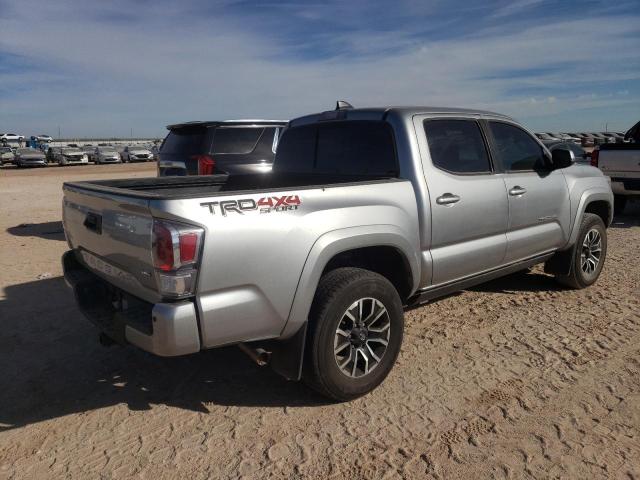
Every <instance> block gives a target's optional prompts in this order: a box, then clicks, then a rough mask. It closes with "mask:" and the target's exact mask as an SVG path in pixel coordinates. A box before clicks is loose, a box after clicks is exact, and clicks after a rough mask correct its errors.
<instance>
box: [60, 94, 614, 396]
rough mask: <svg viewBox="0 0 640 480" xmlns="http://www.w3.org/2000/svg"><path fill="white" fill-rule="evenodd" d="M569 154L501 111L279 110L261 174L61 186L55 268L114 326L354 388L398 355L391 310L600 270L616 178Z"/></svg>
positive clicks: (147, 338) (382, 373) (398, 312)
mask: <svg viewBox="0 0 640 480" xmlns="http://www.w3.org/2000/svg"><path fill="white" fill-rule="evenodd" d="M572 155H573V154H572V153H571V152H569V151H568V150H562V149H558V150H556V151H554V152H553V154H550V153H549V151H548V150H547V149H546V148H545V147H544V146H543V145H542V144H541V143H539V141H538V140H537V139H536V138H535V137H534V136H533V135H532V134H531V133H529V132H528V131H527V130H525V129H523V128H522V127H520V126H519V125H518V124H517V123H516V122H514V121H513V120H511V119H510V118H508V117H505V116H502V115H498V114H493V113H488V112H479V111H470V110H460V109H442V108H437V109H436V108H378V109H352V108H345V107H342V106H340V104H339V107H338V108H337V109H336V110H335V111H327V112H323V113H319V114H315V115H310V116H306V117H302V118H298V119H295V120H293V121H291V122H290V125H289V126H288V128H286V129H285V131H284V132H283V135H282V137H281V140H280V145H279V147H278V151H277V155H276V159H275V162H274V167H273V172H272V173H271V174H266V175H265V174H254V175H241V176H228V177H227V176H219V175H212V176H193V177H164V178H148V179H132V180H108V181H95V182H77V183H67V184H65V185H64V202H63V221H64V227H65V232H66V236H67V240H68V243H69V246H70V248H71V250H70V251H68V252H67V253H66V254H65V255H64V257H63V266H64V270H65V278H66V279H67V282H68V284H69V285H70V286H71V287H73V289H74V291H75V294H76V298H77V302H78V304H79V306H80V308H81V310H82V311H83V312H84V313H85V314H86V316H87V317H88V318H89V319H90V320H92V321H93V322H94V323H96V324H97V325H99V326H100V328H101V329H102V330H103V332H104V333H106V335H108V336H109V337H110V338H111V339H114V340H116V341H119V342H127V343H131V344H133V345H136V346H138V347H140V348H142V349H144V350H147V351H149V352H153V353H155V354H158V355H184V354H190V353H194V352H198V351H200V350H202V349H208V348H213V347H219V346H222V345H230V344H239V345H241V346H242V347H243V349H244V350H245V351H247V352H249V353H250V354H251V355H252V356H253V357H254V358H255V359H258V360H259V361H261V362H266V361H267V360H270V364H271V366H272V367H273V368H274V369H275V370H276V371H277V372H279V373H281V374H282V375H284V376H285V377H287V378H289V379H296V380H297V379H300V378H304V379H305V380H306V381H307V382H308V383H309V384H310V385H311V386H312V387H314V388H315V389H317V390H318V391H319V392H321V393H322V394H324V395H327V396H329V397H331V398H333V399H337V400H348V399H351V398H355V397H357V396H360V395H363V394H365V393H367V392H369V391H370V390H372V389H373V388H375V387H376V386H377V385H378V384H379V383H380V382H382V381H383V380H384V378H385V377H386V375H387V374H388V373H389V371H390V370H391V368H392V366H393V364H394V363H395V360H396V357H397V355H398V353H399V351H400V345H401V343H402V336H403V307H406V306H411V305H417V304H421V303H424V302H427V301H429V300H430V299H433V298H436V297H438V296H442V295H445V294H448V293H450V292H452V291H455V290H460V289H463V288H467V287H469V286H471V285H474V284H477V283H480V282H483V281H486V280H489V279H492V278H495V277H498V276H501V275H505V274H508V273H511V272H515V271H519V270H523V269H526V268H528V267H530V266H532V265H534V264H537V263H540V262H546V267H545V268H546V270H547V271H548V272H551V273H554V274H556V275H557V278H558V279H559V280H560V281H561V282H562V283H564V284H565V285H569V286H571V287H574V288H583V287H586V286H588V285H591V284H592V283H593V282H595V281H596V279H597V278H598V275H599V274H600V271H601V269H602V267H603V264H604V261H605V256H606V251H607V236H606V227H607V226H608V225H609V224H610V222H611V218H612V208H613V195H612V193H611V188H610V186H609V182H608V180H607V179H606V178H605V177H604V176H603V174H602V173H601V172H600V171H599V170H598V169H596V168H593V167H591V166H589V165H576V164H574V163H573V162H572ZM103 338H105V337H103Z"/></svg>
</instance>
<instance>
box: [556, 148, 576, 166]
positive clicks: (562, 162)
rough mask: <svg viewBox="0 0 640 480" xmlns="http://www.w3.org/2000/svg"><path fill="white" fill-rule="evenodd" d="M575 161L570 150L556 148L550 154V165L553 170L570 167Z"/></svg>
mask: <svg viewBox="0 0 640 480" xmlns="http://www.w3.org/2000/svg"><path fill="white" fill-rule="evenodd" d="M575 160H576V158H575V155H574V154H573V152H572V151H571V150H568V149H564V148H556V149H555V150H553V151H552V152H551V163H552V165H553V169H554V170H557V169H559V168H567V167H570V166H571V165H573V163H574V162H575Z"/></svg>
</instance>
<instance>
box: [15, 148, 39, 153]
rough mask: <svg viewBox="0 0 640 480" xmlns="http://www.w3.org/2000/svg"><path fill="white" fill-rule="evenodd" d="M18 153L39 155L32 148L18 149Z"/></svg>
mask: <svg viewBox="0 0 640 480" xmlns="http://www.w3.org/2000/svg"><path fill="white" fill-rule="evenodd" d="M18 153H20V154H23V153H40V152H39V151H38V150H36V149H34V148H19V149H18Z"/></svg>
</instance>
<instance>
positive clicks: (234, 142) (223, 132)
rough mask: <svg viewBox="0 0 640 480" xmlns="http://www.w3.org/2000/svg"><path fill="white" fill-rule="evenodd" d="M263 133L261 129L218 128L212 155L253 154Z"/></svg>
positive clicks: (214, 137)
mask: <svg viewBox="0 0 640 480" xmlns="http://www.w3.org/2000/svg"><path fill="white" fill-rule="evenodd" d="M263 132H264V128H261V127H246V128H242V127H218V128H216V129H215V132H214V134H213V145H212V147H211V153H213V154H214V155H215V154H227V153H236V154H247V153H251V152H253V150H254V149H255V147H256V144H257V143H258V140H260V136H261V135H262V133H263Z"/></svg>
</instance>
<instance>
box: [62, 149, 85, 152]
mask: <svg viewBox="0 0 640 480" xmlns="http://www.w3.org/2000/svg"><path fill="white" fill-rule="evenodd" d="M62 153H82V152H80V149H79V148H63V149H62Z"/></svg>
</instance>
